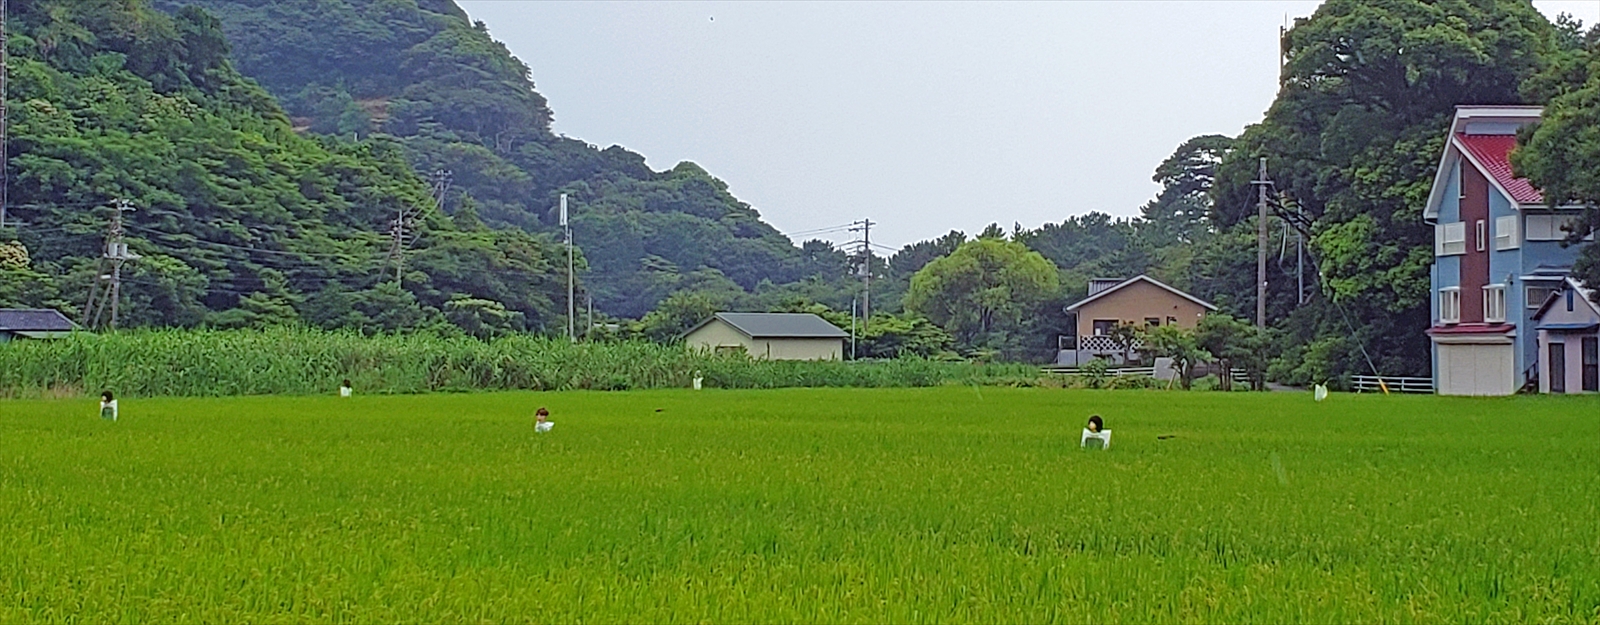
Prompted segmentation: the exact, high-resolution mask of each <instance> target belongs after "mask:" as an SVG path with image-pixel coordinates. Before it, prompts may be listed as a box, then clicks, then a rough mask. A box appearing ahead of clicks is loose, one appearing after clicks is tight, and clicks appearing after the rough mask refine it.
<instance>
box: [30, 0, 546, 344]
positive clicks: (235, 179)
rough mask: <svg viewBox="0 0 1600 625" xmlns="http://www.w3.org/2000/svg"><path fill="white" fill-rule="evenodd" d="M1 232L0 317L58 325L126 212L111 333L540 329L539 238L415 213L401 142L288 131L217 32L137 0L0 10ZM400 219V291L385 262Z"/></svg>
mask: <svg viewBox="0 0 1600 625" xmlns="http://www.w3.org/2000/svg"><path fill="white" fill-rule="evenodd" d="M10 10H11V23H10V28H11V29H12V32H11V39H10V46H11V51H12V55H13V56H12V59H11V72H12V74H11V75H12V84H11V86H10V91H9V96H10V98H11V100H10V103H11V122H12V126H11V151H12V154H13V155H14V156H13V158H12V159H11V169H12V172H11V181H12V184H11V201H12V204H13V207H12V210H11V217H12V218H13V219H20V220H22V221H23V222H24V223H25V225H24V226H23V227H21V228H16V229H14V230H11V232H14V233H15V235H16V236H17V238H18V240H19V241H20V242H21V243H22V244H23V245H25V246H26V253H25V254H20V255H16V256H13V257H11V260H10V261H9V262H6V263H0V272H4V280H0V304H10V305H19V304H20V305H33V306H52V307H56V308H59V309H61V310H64V311H66V312H68V313H69V314H75V313H76V312H77V311H79V310H80V309H81V307H82V306H83V304H84V301H85V299H86V296H87V292H88V290H89V287H90V284H91V282H92V281H93V280H94V276H95V275H96V273H97V272H98V271H101V270H103V268H102V269H98V270H97V259H98V256H100V253H101V250H102V242H103V241H104V237H105V232H106V230H107V225H108V223H109V221H110V212H111V209H109V208H108V207H109V206H110V205H111V204H112V203H113V202H114V201H116V200H119V199H121V200H127V201H129V202H130V203H131V205H132V206H133V207H135V208H136V209H137V210H136V211H135V212H133V213H131V214H129V215H128V216H127V218H126V233H127V236H128V238H127V243H128V245H129V247H130V249H131V250H132V251H133V252H134V253H136V254H139V255H140V256H142V258H140V259H139V260H137V261H135V262H132V263H130V264H129V265H128V267H127V268H126V269H125V271H124V276H125V278H126V280H125V290H124V298H123V302H122V306H121V313H122V324H123V325H125V326H145V325H150V326H198V325H207V326H213V327H238V326H262V325H273V324H278V323H290V322H294V323H308V324H311V325H319V326H325V327H349V328H357V329H361V330H365V331H383V330H394V329H400V328H413V327H425V326H435V327H444V326H449V327H458V328H462V329H466V330H468V331H476V332H480V333H485V334H492V333H495V332H502V331H512V330H523V329H538V328H540V327H543V326H545V325H546V324H549V323H551V319H552V316H553V314H554V312H553V310H554V308H555V306H554V305H553V304H552V302H551V299H550V297H549V295H550V294H552V293H554V292H556V291H557V286H556V283H555V282H552V279H553V275H552V273H551V271H552V267H554V266H556V265H557V264H558V263H561V264H564V261H565V259H564V258H563V257H564V250H562V249H560V248H559V247H558V246H555V245H552V244H551V243H550V241H549V240H548V238H547V237H543V236H539V235H534V234H530V233H526V232H521V231H516V230H491V229H488V228H485V227H483V225H482V224H481V223H479V222H478V221H477V220H476V219H475V218H473V217H472V216H471V214H470V213H458V214H457V215H456V216H455V217H454V218H452V217H450V216H447V215H444V214H442V213H439V212H438V211H436V210H432V201H431V200H430V198H429V193H428V189H427V186H426V184H425V183H424V182H423V181H422V180H420V179H419V178H418V177H417V176H416V175H415V174H414V173H413V170H412V168H411V167H410V165H409V164H408V163H407V161H406V160H405V158H404V149H403V146H402V145H400V144H398V143H396V142H394V141H392V140H388V139H383V138H374V139H371V140H367V141H363V142H361V143H348V142H340V141H335V140H331V139H327V138H323V137H318V136H302V135H300V134H298V133H296V132H294V130H293V129H292V128H291V125H290V120H289V118H288V117H287V116H286V115H285V114H284V113H283V111H282V110H281V109H279V107H278V105H277V104H276V102H275V101H274V100H273V98H272V97H271V95H270V94H268V93H267V92H266V91H264V90H262V89H261V88H260V87H258V86H256V84H255V83H254V82H252V81H250V80H248V79H246V78H244V77H242V76H241V75H240V74H239V73H238V72H237V71H235V70H234V68H233V66H232V65H231V63H230V62H229V60H228V56H227V44H226V41H225V39H224V36H223V33H222V31H221V30H220V25H219V24H218V23H217V21H216V20H215V19H214V18H212V17H210V16H209V15H207V14H205V13H204V12H202V11H200V10H199V9H194V8H190V9H184V10H182V11H179V12H178V13H177V14H176V15H174V16H171V17H169V16H167V15H164V14H161V13H157V12H154V11H152V10H150V9H148V8H146V7H144V6H143V5H142V3H140V2H130V1H117V0H93V1H84V0H72V1H67V0H33V1H29V0H19V1H16V2H12V3H11V7H10ZM400 212H409V213H411V214H412V218H410V219H409V220H408V221H409V222H410V223H409V228H410V230H411V233H412V234H411V236H410V237H408V238H407V240H406V243H407V245H408V247H409V251H408V255H407V260H406V264H405V266H404V269H403V277H404V281H403V282H402V283H401V284H403V285H404V288H402V287H401V286H400V285H399V284H396V283H395V281H394V280H393V273H394V263H391V262H390V260H389V258H388V255H387V251H388V249H389V246H390V241H389V237H388V235H387V232H388V230H389V229H390V226H391V223H392V221H393V220H395V219H396V216H397V214H398V213H400Z"/></svg>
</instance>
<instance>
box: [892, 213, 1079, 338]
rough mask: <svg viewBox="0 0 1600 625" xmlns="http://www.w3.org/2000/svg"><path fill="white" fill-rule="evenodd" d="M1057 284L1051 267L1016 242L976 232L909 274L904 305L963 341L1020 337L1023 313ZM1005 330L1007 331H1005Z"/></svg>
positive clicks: (1053, 291) (1024, 328) (1054, 290)
mask: <svg viewBox="0 0 1600 625" xmlns="http://www.w3.org/2000/svg"><path fill="white" fill-rule="evenodd" d="M1058 289H1059V282H1058V278H1057V276H1056V268H1055V267H1054V266H1052V265H1051V264H1050V261H1048V260H1046V259H1045V258H1044V257H1043V256H1041V255H1039V253H1038V252H1035V251H1032V250H1030V249H1028V248H1027V247H1026V246H1024V245H1023V244H1021V243H1017V242H1014V241H1006V240H1002V239H998V238H979V239H977V240H973V241H968V242H966V243H963V244H961V246H960V247H958V248H956V251H954V252H952V253H951V254H950V255H949V256H945V257H943V258H939V259H937V260H934V261H933V262H930V263H928V264H927V266H925V267H923V268H922V269H921V270H920V271H918V272H917V273H916V275H914V276H913V277H912V278H911V288H910V290H909V291H908V292H907V293H906V309H907V310H909V311H912V312H915V313H917V314H920V315H922V316H924V317H927V318H928V319H929V320H931V321H933V322H934V323H936V324H938V325H939V326H940V327H941V328H944V329H945V331H947V332H949V333H950V334H951V335H952V336H954V337H955V338H956V340H957V341H959V342H961V343H962V344H965V345H978V344H983V343H990V344H993V343H994V342H995V341H997V340H998V341H1004V340H1006V339H1007V338H1009V339H1010V340H1013V341H1015V340H1020V337H1018V336H1014V335H1016V334H1017V333H1024V332H1026V331H1027V329H1028V328H1027V326H1026V325H1025V324H1024V323H1023V321H1024V317H1025V315H1027V314H1028V313H1031V312H1033V311H1034V309H1035V308H1036V307H1037V306H1038V305H1039V304H1041V303H1043V302H1044V301H1046V300H1048V299H1050V298H1052V297H1055V296H1056V294H1057V291H1058ZM1007 335H1013V336H1010V337H1008V336H1007Z"/></svg>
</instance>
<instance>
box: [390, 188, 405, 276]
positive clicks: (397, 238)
mask: <svg viewBox="0 0 1600 625" xmlns="http://www.w3.org/2000/svg"><path fill="white" fill-rule="evenodd" d="M389 237H390V239H389V262H392V263H394V283H395V285H396V286H399V285H400V275H401V272H403V271H404V270H405V266H406V247H405V245H406V243H405V241H406V209H405V207H404V206H401V207H399V208H396V209H395V211H394V222H392V223H390V224H389Z"/></svg>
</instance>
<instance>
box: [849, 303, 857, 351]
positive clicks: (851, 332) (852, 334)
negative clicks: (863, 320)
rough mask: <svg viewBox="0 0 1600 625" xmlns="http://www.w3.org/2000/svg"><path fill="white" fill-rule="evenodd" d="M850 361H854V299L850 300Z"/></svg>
mask: <svg viewBox="0 0 1600 625" xmlns="http://www.w3.org/2000/svg"><path fill="white" fill-rule="evenodd" d="M850 359H851V360H855V359H856V298H854V297H852V298H850Z"/></svg>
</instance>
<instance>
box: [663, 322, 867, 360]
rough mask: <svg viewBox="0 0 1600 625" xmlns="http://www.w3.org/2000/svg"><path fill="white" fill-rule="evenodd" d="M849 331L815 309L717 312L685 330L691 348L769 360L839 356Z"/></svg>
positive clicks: (841, 353) (684, 334)
mask: <svg viewBox="0 0 1600 625" xmlns="http://www.w3.org/2000/svg"><path fill="white" fill-rule="evenodd" d="M849 336H850V335H849V334H847V333H845V331H844V330H840V329H839V327H838V326H835V325H833V324H831V323H828V322H827V320H825V319H823V318H822V317H818V316H816V315H813V314H811V313H717V314H715V315H712V316H711V318H710V319H706V320H705V321H702V322H700V325H697V326H695V327H693V328H690V329H689V331H688V332H685V333H683V341H684V343H685V344H687V345H688V346H689V349H692V350H699V351H708V352H718V353H726V352H743V353H746V354H749V355H751V356H753V357H756V358H762V359H767V360H839V359H841V358H843V357H844V340H845V339H846V338H849Z"/></svg>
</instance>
